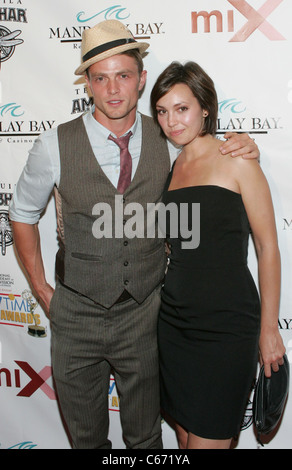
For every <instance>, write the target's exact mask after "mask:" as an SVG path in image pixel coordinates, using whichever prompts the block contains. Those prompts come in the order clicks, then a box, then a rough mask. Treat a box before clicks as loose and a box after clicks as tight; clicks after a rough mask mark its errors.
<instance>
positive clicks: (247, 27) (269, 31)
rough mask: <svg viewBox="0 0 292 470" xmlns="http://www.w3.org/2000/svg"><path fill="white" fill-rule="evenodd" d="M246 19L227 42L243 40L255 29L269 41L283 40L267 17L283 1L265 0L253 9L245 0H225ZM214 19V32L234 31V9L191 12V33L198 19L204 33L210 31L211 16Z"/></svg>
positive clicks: (196, 27) (196, 29) (196, 25)
mask: <svg viewBox="0 0 292 470" xmlns="http://www.w3.org/2000/svg"><path fill="white" fill-rule="evenodd" d="M227 1H228V3H230V4H231V5H232V6H233V7H234V8H235V9H236V10H237V11H238V12H239V13H241V14H242V15H243V16H244V17H245V18H246V19H247V20H248V21H247V22H246V23H245V24H244V25H243V26H242V27H241V28H240V29H239V30H238V31H237V32H236V33H235V34H234V35H233V36H232V38H231V39H229V42H244V41H246V40H247V39H248V38H249V37H250V36H251V35H252V34H253V33H254V32H255V31H256V30H259V31H260V32H261V33H262V34H264V35H265V37H266V38H267V39H269V40H270V41H283V40H285V38H284V36H282V34H281V33H280V32H279V31H277V30H276V29H275V28H274V26H272V25H271V24H270V23H269V22H268V21H267V18H268V17H269V16H270V14H271V13H272V12H273V11H274V10H275V9H276V8H277V7H278V6H279V5H280V4H281V3H282V2H283V0H266V1H265V2H264V3H263V5H262V6H261V7H260V8H259V9H258V10H255V9H254V8H253V7H252V6H251V5H250V4H249V3H248V2H247V1H246V0H227ZM213 17H214V18H215V20H216V32H217V33H222V32H223V31H225V32H226V31H227V32H230V33H233V32H234V10H228V11H227V12H226V18H225V13H224V12H222V11H220V10H213V11H211V12H208V11H193V12H191V21H192V33H198V29H199V28H198V19H199V18H203V20H204V33H210V31H211V18H213Z"/></svg>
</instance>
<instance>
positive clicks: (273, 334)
mask: <svg viewBox="0 0 292 470" xmlns="http://www.w3.org/2000/svg"><path fill="white" fill-rule="evenodd" d="M259 347H260V363H261V365H264V368H265V376H266V377H271V373H272V372H271V369H272V370H273V371H274V372H278V370H279V366H281V365H283V363H284V360H283V356H284V354H285V352H286V349H285V346H284V344H283V340H282V337H281V335H280V333H279V331H278V330H269V331H261V334H260V341H259Z"/></svg>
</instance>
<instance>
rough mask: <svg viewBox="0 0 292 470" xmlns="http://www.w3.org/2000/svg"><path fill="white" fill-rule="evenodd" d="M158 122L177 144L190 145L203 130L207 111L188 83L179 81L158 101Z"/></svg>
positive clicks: (169, 137)
mask: <svg viewBox="0 0 292 470" xmlns="http://www.w3.org/2000/svg"><path fill="white" fill-rule="evenodd" d="M156 111H157V118H158V122H159V124H160V126H161V128H162V130H163V132H164V134H165V135H166V137H167V138H168V139H169V140H170V141H172V142H173V143H174V144H176V145H188V144H189V143H191V142H192V141H194V139H196V138H197V137H198V136H199V135H200V133H201V130H202V127H203V124H204V117H205V116H206V115H207V113H206V112H205V111H204V110H203V109H202V108H201V106H200V104H199V102H198V100H197V98H195V96H194V95H193V93H192V91H191V90H190V88H189V87H188V85H186V84H184V83H177V84H176V85H174V86H173V87H172V88H171V89H170V91H169V92H167V93H166V94H165V95H164V96H162V97H161V98H160V99H159V100H158V101H157V103H156Z"/></svg>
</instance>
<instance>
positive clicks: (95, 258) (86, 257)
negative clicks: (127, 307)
mask: <svg viewBox="0 0 292 470" xmlns="http://www.w3.org/2000/svg"><path fill="white" fill-rule="evenodd" d="M71 256H72V258H77V259H82V260H86V261H100V260H101V258H102V256H101V255H90V254H87V253H78V252H73V253H71Z"/></svg>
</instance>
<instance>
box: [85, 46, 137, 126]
mask: <svg viewBox="0 0 292 470" xmlns="http://www.w3.org/2000/svg"><path fill="white" fill-rule="evenodd" d="M88 75H89V77H86V81H87V85H88V86H89V88H90V90H91V93H92V95H93V99H94V104H95V113H94V117H95V119H96V120H97V121H98V122H100V123H101V124H102V125H104V126H105V127H107V128H108V129H109V130H112V129H114V130H116V128H117V127H118V128H121V129H122V127H125V130H127V128H129V127H131V126H132V124H133V123H134V121H135V115H136V108H137V102H138V98H139V92H140V91H141V90H142V89H143V87H144V85H145V81H146V71H145V70H144V71H143V72H142V74H141V75H139V73H138V65H137V63H136V61H135V59H134V58H133V57H129V56H127V55H124V54H121V55H114V56H112V57H109V58H108V59H104V60H101V61H100V62H97V63H95V64H93V65H91V67H89V70H88ZM121 132H122V131H121Z"/></svg>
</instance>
